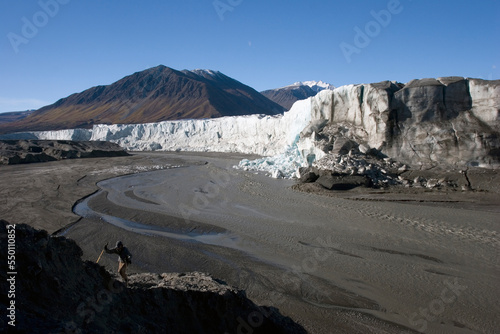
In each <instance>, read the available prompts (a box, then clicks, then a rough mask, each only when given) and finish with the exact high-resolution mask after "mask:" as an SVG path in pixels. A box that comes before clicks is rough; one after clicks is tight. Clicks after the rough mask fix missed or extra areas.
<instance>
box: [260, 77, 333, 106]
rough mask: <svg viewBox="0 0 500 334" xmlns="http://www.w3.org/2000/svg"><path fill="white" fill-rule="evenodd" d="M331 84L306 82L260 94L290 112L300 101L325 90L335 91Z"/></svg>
mask: <svg viewBox="0 0 500 334" xmlns="http://www.w3.org/2000/svg"><path fill="white" fill-rule="evenodd" d="M334 88H335V87H333V86H332V85H330V84H327V83H324V82H323V81H319V82H316V81H305V82H296V83H294V84H293V85H290V86H285V87H281V88H276V89H269V90H265V91H263V92H260V93H261V94H262V95H264V96H265V97H267V98H268V99H270V100H271V101H273V102H275V103H277V104H279V105H280V106H282V107H283V108H285V110H290V108H292V105H293V104H294V103H295V102H297V101H298V100H305V99H307V98H308V97H311V96H315V95H316V94H318V93H319V92H320V91H322V90H324V89H334Z"/></svg>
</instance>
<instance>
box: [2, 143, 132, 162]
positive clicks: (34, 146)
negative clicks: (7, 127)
mask: <svg viewBox="0 0 500 334" xmlns="http://www.w3.org/2000/svg"><path fill="white" fill-rule="evenodd" d="M125 155H128V153H127V152H125V150H124V149H123V148H121V147H120V146H119V145H118V144H114V143H110V142H103V141H69V140H0V164H4V165H13V164H22V163H31V162H46V161H56V160H62V159H74V158H98V157H99V158H101V157H118V156H125Z"/></svg>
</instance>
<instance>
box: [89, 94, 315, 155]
mask: <svg viewBox="0 0 500 334" xmlns="http://www.w3.org/2000/svg"><path fill="white" fill-rule="evenodd" d="M309 110H310V100H305V101H299V102H298V103H296V104H295V105H294V107H293V108H292V109H291V110H290V111H289V112H286V113H284V115H278V116H264V115H249V116H236V117H221V118H213V119H193V120H182V121H165V122H159V123H147V124H115V125H96V126H94V128H93V130H92V137H91V140H102V141H112V142H116V143H118V144H120V145H121V146H122V147H124V148H126V149H128V150H162V151H176V150H178V151H212V152H239V153H248V154H259V155H275V154H280V153H283V152H284V151H285V150H286V149H287V147H288V146H290V145H292V144H293V143H295V142H296V141H297V140H298V138H299V134H300V131H301V130H302V129H303V128H304V127H305V126H306V125H307V124H308V123H309V122H310V119H311V117H310V116H311V115H310V112H309Z"/></svg>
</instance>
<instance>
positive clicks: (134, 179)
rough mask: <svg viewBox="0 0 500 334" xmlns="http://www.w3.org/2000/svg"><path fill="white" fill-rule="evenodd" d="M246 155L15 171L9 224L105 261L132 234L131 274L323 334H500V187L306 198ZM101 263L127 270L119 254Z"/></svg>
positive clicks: (157, 157) (7, 186)
mask: <svg viewBox="0 0 500 334" xmlns="http://www.w3.org/2000/svg"><path fill="white" fill-rule="evenodd" d="M244 157H245V158H251V157H247V156H244ZM242 158H243V156H241V155H236V154H202V153H134V155H133V156H130V157H116V158H106V159H86V160H64V161H59V162H50V163H43V164H31V165H22V166H1V167H0V171H1V174H0V180H1V182H2V183H1V184H2V189H1V190H0V194H1V197H0V198H1V199H0V217H1V218H3V219H6V220H8V221H10V222H12V223H28V224H30V225H32V226H35V227H37V228H44V229H47V230H48V231H49V232H50V233H53V232H56V231H57V233H58V234H60V235H65V236H67V237H70V238H72V239H74V240H76V241H77V243H78V244H79V245H80V246H81V247H82V249H83V250H84V257H85V258H86V259H89V260H93V261H95V259H97V257H98V255H99V253H100V250H101V249H102V247H103V246H104V244H105V243H107V242H109V243H110V244H112V243H114V242H116V240H122V241H123V242H124V243H125V245H126V246H127V247H128V248H129V249H130V250H131V251H132V253H133V254H134V263H133V265H132V267H131V272H138V273H140V272H155V273H163V272H191V271H198V272H207V273H210V274H211V275H212V276H213V277H215V278H217V279H219V280H222V281H225V282H227V283H228V284H230V285H232V286H234V287H236V288H238V289H243V290H245V291H246V293H247V295H248V297H249V298H250V299H252V300H253V301H254V302H255V303H257V304H259V305H268V306H273V307H276V308H278V309H279V310H280V312H281V313H282V314H284V315H287V316H289V317H291V318H292V319H293V320H295V321H296V322H298V323H299V324H301V325H302V326H304V328H306V329H307V330H308V331H309V332H310V333H384V332H385V333H401V332H413V331H417V332H418V331H420V332H425V333H494V332H495V331H496V330H497V328H500V323H499V320H498V318H499V317H498V315H499V314H500V307H499V305H498V299H499V297H500V291H499V289H498V287H497V285H498V284H497V281H498V278H499V277H500V262H499V258H498V251H499V248H500V238H499V223H500V220H499V218H498V217H499V215H498V213H499V208H500V201H499V200H498V196H497V194H496V193H495V192H494V190H489V191H486V190H485V191H481V192H473V191H469V192H461V191H458V192H453V193H444V192H443V193H439V192H425V191H422V190H418V191H417V190H416V191H414V192H408V191H406V192H404V193H401V192H398V191H391V190H384V191H382V190H377V191H374V190H360V189H356V190H353V191H344V192H337V193H321V192H318V191H315V192H305V191H297V190H296V189H293V188H292V186H294V184H295V181H292V180H276V179H272V178H269V177H267V176H265V175H262V174H254V173H249V172H244V171H241V170H236V169H234V168H233V165H235V164H237V162H238V161H239V160H240V159H242ZM295 188H297V187H295ZM494 188H495V187H492V189H494ZM91 194H93V195H92V196H90V197H87V196H88V195H91ZM73 209H75V210H76V211H77V212H80V214H82V215H84V216H85V217H84V218H82V219H80V218H79V217H78V216H77V215H76V214H74V213H73V212H72V210H73ZM100 263H102V264H103V265H105V266H106V267H107V268H109V269H110V270H115V266H116V263H115V259H114V257H113V258H112V257H104V258H103V259H102V260H101V261H100Z"/></svg>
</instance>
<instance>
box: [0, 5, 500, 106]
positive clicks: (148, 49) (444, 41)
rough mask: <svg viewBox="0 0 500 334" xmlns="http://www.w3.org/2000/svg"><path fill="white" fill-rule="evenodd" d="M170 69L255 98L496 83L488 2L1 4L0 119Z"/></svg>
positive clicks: (497, 8)
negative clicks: (384, 84)
mask: <svg viewBox="0 0 500 334" xmlns="http://www.w3.org/2000/svg"><path fill="white" fill-rule="evenodd" d="M159 64H163V65H165V66H169V67H172V68H175V69H178V70H182V69H197V68H203V69H213V70H219V71H221V72H223V73H225V74H226V75H229V76H231V77H233V78H235V79H237V80H239V81H241V82H243V83H245V84H247V85H249V86H251V87H253V88H255V89H256V90H258V91H261V90H265V89H270V88H276V87H282V86H285V85H288V84H291V83H293V82H296V81H305V80H323V81H326V82H329V83H331V84H333V85H335V86H341V85H346V84H353V83H369V82H378V81H382V80H397V81H400V82H407V81H409V80H411V79H415V78H425V77H439V76H448V75H459V76H466V77H476V78H484V79H499V78H500V2H499V1H493V0H485V1H463V0H453V1H449V0H442V1H436V0H422V1H417V0H399V1H398V0H381V1H369V0H359V1H355V0H350V1H347V0H345V1H333V0H328V1H327V0H321V1H320V0H286V1H285V0H276V1H273V0H267V1H263V0H216V1H214V0H176V1H169V0H151V1H147V0H146V1H133V0H120V1H118V0H115V1H112V0H107V1H106V0H86V1H79V0H40V1H30V0H23V1H13V0H10V1H8V0H2V1H1V2H0V112H6V111H17V110H26V109H30V108H38V107H41V106H43V105H46V104H50V103H53V102H55V101H56V100H58V99H59V98H62V97H66V96H68V95H70V94H72V93H75V92H81V91H83V90H85V89H87V88H90V87H92V86H96V85H102V84H110V83H112V82H114V81H116V80H119V79H121V78H122V77H124V76H126V75H129V74H132V73H134V72H137V71H141V70H144V69H146V68H149V67H153V66H157V65H159Z"/></svg>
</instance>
